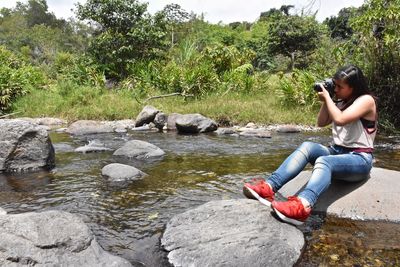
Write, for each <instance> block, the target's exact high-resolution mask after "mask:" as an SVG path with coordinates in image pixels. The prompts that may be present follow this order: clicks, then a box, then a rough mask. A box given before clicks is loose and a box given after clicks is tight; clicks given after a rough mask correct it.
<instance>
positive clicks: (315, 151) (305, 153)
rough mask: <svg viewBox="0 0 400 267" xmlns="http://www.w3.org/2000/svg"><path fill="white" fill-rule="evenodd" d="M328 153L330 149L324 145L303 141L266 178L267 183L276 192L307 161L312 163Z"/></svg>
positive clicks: (298, 171)
mask: <svg viewBox="0 0 400 267" xmlns="http://www.w3.org/2000/svg"><path fill="white" fill-rule="evenodd" d="M330 154H331V150H330V149H329V148H328V147H326V146H324V145H321V144H318V143H313V142H304V143H302V144H301V145H300V146H299V147H298V148H297V149H296V150H295V151H294V152H293V153H292V154H290V155H289V157H287V158H286V160H285V161H284V162H283V163H282V164H281V166H279V168H278V169H277V170H276V171H275V172H273V173H272V174H271V176H270V177H269V178H268V179H267V183H268V184H270V185H271V187H272V189H273V190H274V191H275V192H276V191H278V190H279V189H280V188H281V187H282V186H283V185H284V184H285V183H287V182H288V181H290V180H291V179H293V178H294V177H296V176H297V175H298V174H299V173H300V172H301V171H302V170H303V169H304V167H305V166H306V165H307V163H311V164H314V162H315V161H316V159H317V158H318V157H321V156H327V155H330Z"/></svg>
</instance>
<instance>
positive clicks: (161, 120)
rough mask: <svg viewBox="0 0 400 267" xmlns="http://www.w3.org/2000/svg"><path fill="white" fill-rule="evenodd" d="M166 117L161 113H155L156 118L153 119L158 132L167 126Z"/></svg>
mask: <svg viewBox="0 0 400 267" xmlns="http://www.w3.org/2000/svg"><path fill="white" fill-rule="evenodd" d="M167 121H168V116H167V114H165V113H163V112H159V113H157V115H156V117H155V118H154V121H153V123H154V125H155V127H156V128H157V129H159V130H160V131H161V130H163V128H164V126H165V125H166V124H167Z"/></svg>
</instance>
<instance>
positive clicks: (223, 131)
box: [215, 128, 236, 135]
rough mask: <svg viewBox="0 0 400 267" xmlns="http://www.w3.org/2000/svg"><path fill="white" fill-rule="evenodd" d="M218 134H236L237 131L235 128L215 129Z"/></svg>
mask: <svg viewBox="0 0 400 267" xmlns="http://www.w3.org/2000/svg"><path fill="white" fill-rule="evenodd" d="M215 132H216V133H217V134H218V135H223V134H235V133H236V131H235V129H233V128H218V129H217V130H216V131H215Z"/></svg>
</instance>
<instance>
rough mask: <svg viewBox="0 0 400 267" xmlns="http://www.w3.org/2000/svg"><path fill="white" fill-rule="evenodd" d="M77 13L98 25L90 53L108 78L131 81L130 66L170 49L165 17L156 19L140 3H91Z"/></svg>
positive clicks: (95, 0) (121, 0) (96, 0)
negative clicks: (125, 78)
mask: <svg viewBox="0 0 400 267" xmlns="http://www.w3.org/2000/svg"><path fill="white" fill-rule="evenodd" d="M77 13H78V17H79V18H80V19H83V20H89V21H92V22H95V23H96V25H97V31H96V32H95V37H94V38H93V39H92V40H91V43H90V48H89V53H90V54H91V55H92V56H93V57H94V58H95V59H96V60H97V61H98V63H99V64H102V65H104V66H105V71H106V75H107V77H112V78H117V79H121V78H124V77H127V75H128V68H129V65H130V64H134V63H135V62H136V61H140V60H150V59H154V58H157V57H160V56H161V55H162V52H163V50H164V49H165V48H166V44H167V43H166V41H165V34H166V29H165V25H166V24H165V21H164V16H160V15H158V16H154V17H152V16H151V15H150V14H149V13H147V4H142V3H139V2H138V1H137V0H133V1H124V0H115V1H108V0H88V1H87V2H86V3H85V4H84V5H81V4H78V12H77Z"/></svg>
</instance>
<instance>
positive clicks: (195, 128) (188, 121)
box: [176, 114, 218, 133]
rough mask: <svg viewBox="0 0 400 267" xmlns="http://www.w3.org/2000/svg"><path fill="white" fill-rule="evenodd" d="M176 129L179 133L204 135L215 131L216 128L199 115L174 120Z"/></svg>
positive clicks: (212, 123)
mask: <svg viewBox="0 0 400 267" xmlns="http://www.w3.org/2000/svg"><path fill="white" fill-rule="evenodd" d="M176 128H177V130H178V132H179V133H206V132H212V131H215V130H217V128H218V126H217V124H216V122H215V121H213V120H211V119H209V118H206V117H204V116H203V115H201V114H185V115H182V116H179V117H178V118H177V119H176Z"/></svg>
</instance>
